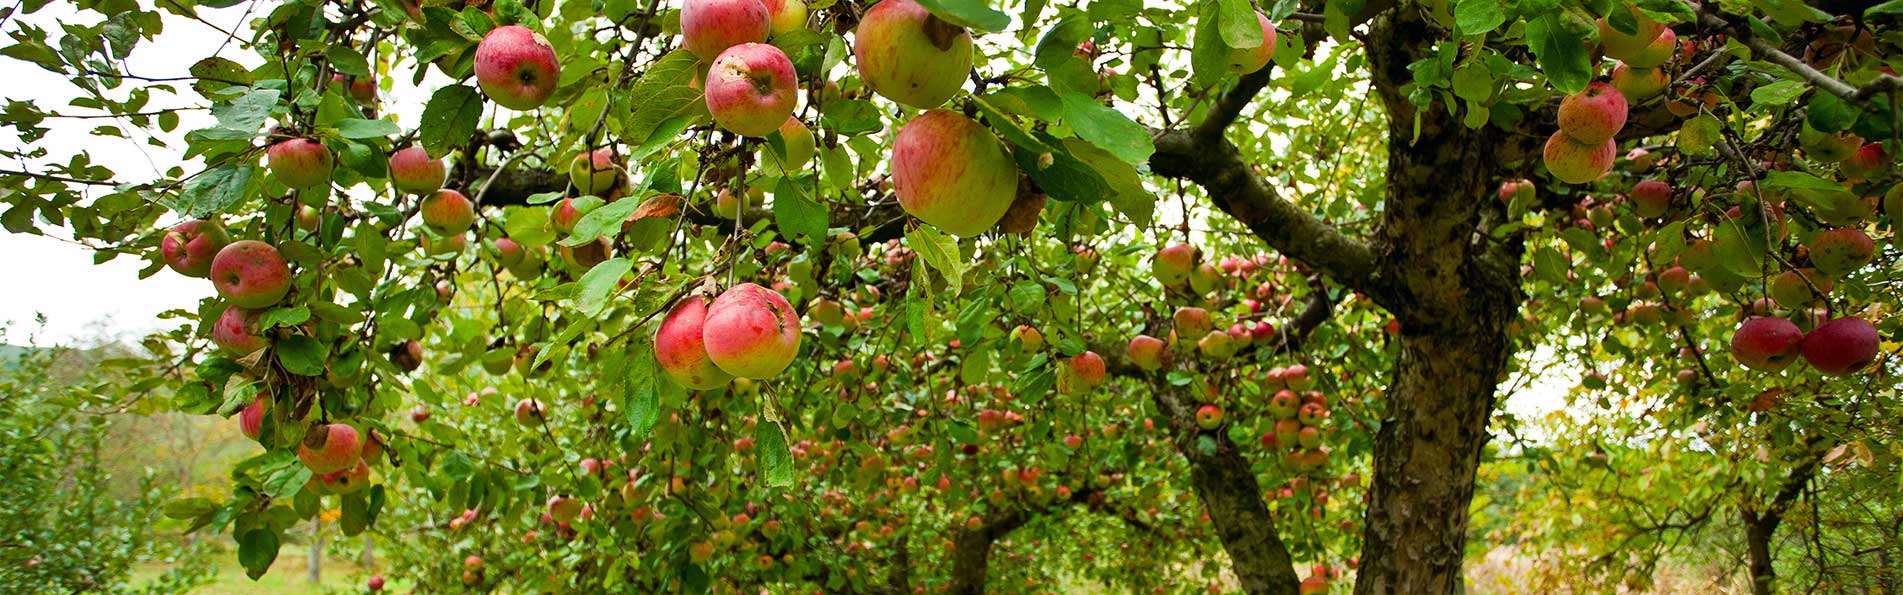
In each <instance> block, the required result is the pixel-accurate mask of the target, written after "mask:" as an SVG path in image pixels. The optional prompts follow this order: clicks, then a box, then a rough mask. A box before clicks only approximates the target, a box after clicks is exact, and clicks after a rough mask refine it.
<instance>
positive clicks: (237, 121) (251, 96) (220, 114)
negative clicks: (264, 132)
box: [211, 89, 280, 135]
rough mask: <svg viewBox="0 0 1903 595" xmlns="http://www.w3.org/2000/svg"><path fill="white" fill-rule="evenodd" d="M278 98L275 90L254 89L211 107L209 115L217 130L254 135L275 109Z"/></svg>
mask: <svg viewBox="0 0 1903 595" xmlns="http://www.w3.org/2000/svg"><path fill="white" fill-rule="evenodd" d="M279 96H280V94H279V93H278V90H277V89H254V90H252V91H251V92H250V93H246V94H244V96H242V97H239V98H237V99H235V100H233V101H232V102H231V103H220V104H218V105H214V106H212V108H211V115H212V117H213V118H216V119H217V120H218V127H219V128H224V129H226V130H232V131H237V132H240V133H244V134H247V135H255V134H257V133H258V129H259V128H261V127H263V126H264V122H265V120H267V119H270V117H271V110H273V109H276V108H277V105H278V97H279Z"/></svg>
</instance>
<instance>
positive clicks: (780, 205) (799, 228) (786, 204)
mask: <svg viewBox="0 0 1903 595" xmlns="http://www.w3.org/2000/svg"><path fill="white" fill-rule="evenodd" d="M809 179H810V177H809ZM828 218H829V217H828V214H827V212H826V205H823V204H820V203H818V202H814V201H813V199H810V198H807V187H806V185H805V184H802V183H800V182H799V181H797V180H795V179H793V178H782V179H781V180H780V186H779V188H778V189H775V190H774V191H773V222H774V224H775V225H778V226H779V228H780V233H783V234H786V236H787V237H794V236H805V237H807V238H811V239H815V240H818V239H822V238H825V237H826V229H827V226H828V225H830V224H831V223H830V221H829V220H828Z"/></svg>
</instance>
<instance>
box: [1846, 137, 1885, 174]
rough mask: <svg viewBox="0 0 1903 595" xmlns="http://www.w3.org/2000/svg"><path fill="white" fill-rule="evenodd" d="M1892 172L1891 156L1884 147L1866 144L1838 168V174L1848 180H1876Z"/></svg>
mask: <svg viewBox="0 0 1903 595" xmlns="http://www.w3.org/2000/svg"><path fill="white" fill-rule="evenodd" d="M1889 171H1890V156H1889V154H1887V153H1885V152H1884V151H1883V145H1881V144H1877V143H1869V144H1865V145H1864V146H1862V147H1858V148H1857V150H1856V151H1855V152H1853V153H1851V154H1850V157H1848V158H1845V159H1844V162H1843V163H1842V164H1840V165H1838V166H1837V172H1838V173H1841V174H1843V175H1844V177H1846V178H1851V179H1856V180H1865V179H1870V178H1875V177H1878V176H1881V175H1883V174H1886V173H1889Z"/></svg>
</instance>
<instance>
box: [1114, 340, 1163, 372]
mask: <svg viewBox="0 0 1903 595" xmlns="http://www.w3.org/2000/svg"><path fill="white" fill-rule="evenodd" d="M1123 355H1124V357H1127V358H1130V363H1132V364H1136V367H1138V368H1141V369H1143V370H1144V371H1146V372H1155V371H1157V370H1159V369H1162V367H1163V340H1161V339H1158V338H1156V337H1152V336H1149V335H1137V336H1136V337H1135V338H1133V339H1130V345H1129V346H1128V347H1125V348H1124V351H1123Z"/></svg>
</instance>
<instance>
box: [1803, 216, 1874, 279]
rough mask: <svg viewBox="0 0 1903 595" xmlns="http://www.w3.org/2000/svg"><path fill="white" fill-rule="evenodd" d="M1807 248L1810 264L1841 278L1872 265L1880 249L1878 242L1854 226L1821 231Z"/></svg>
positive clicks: (1826, 273) (1827, 273)
mask: <svg viewBox="0 0 1903 595" xmlns="http://www.w3.org/2000/svg"><path fill="white" fill-rule="evenodd" d="M1806 247H1808V248H1809V249H1810V262H1811V266H1815V267H1817V270H1818V271H1820V272H1822V273H1824V274H1825V275H1830V276H1832V277H1842V276H1844V275H1845V274H1847V273H1849V272H1851V271H1855V270H1857V269H1860V268H1863V265H1866V264H1870V259H1871V258H1873V257H1875V256H1876V251H1877V244H1876V242H1875V241H1872V240H1871V239H1870V236H1869V235H1868V234H1865V233H1863V230H1861V229H1857V228H1855V227H1839V228H1836V229H1830V230H1825V231H1823V232H1819V233H1818V234H1817V235H1816V236H1814V237H1812V238H1811V240H1810V243H1809V244H1806Z"/></svg>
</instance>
